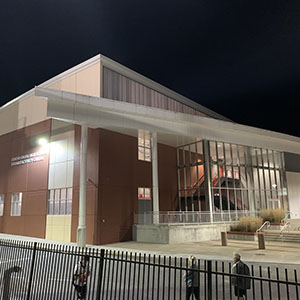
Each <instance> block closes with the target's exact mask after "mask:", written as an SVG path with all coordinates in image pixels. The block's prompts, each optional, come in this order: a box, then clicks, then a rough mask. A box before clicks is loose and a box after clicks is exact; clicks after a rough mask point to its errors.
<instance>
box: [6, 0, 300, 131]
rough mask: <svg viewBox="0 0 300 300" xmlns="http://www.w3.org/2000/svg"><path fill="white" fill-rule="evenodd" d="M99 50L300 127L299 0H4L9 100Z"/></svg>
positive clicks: (265, 122) (242, 112) (251, 116)
mask: <svg viewBox="0 0 300 300" xmlns="http://www.w3.org/2000/svg"><path fill="white" fill-rule="evenodd" d="M98 53H101V54H104V55H106V56H108V57H109V58H111V59H113V60H116V61H118V62H120V63H121V64H123V65H125V66H127V67H129V68H131V69H133V70H135V71H137V72H139V73H141V74H143V75H145V76H147V77H149V78H151V79H153V80H155V81H157V82H159V83H161V84H163V85H165V86H167V87H169V88H171V89H173V90H175V91H177V92H179V93H181V94H182V95H184V96H187V97H189V98H191V99H193V100H195V101H197V102H199V103H200V104H202V105H204V106H206V107H208V108H210V109H212V110H214V111H216V112H218V113H220V114H222V115H225V116H227V117H228V118H230V119H232V120H234V121H236V122H238V123H242V124H247V125H252V126H256V127H260V128H266V129H270V130H274V131H278V132H283V133H288V134H292V135H296V136H299V137H300V126H299V124H298V122H299V120H300V118H299V114H300V109H299V108H300V105H299V104H298V103H299V98H300V84H299V81H300V1H299V0H283V1H278V0H272V1H271V0H270V1H264V0H260V1H253V0H251V1H250V0H248V1H247V0H246V1H237V0H234V1H233V0H206V1H204V0H181V1H179V0H172V1H170V0H151V1H145V0H144V1H143V0H134V1H130V0H118V1H114V0H97V1H96V0H80V1H79V0H51V1H49V0H43V1H41V0H35V1H33V0H28V1H24V0H19V1H16V0H10V1H9V0H4V1H2V2H1V9H0V103H1V105H2V104H4V103H6V102H8V101H9V100H11V99H12V98H14V97H16V96H18V95H20V94H21V93H23V92H25V91H27V90H29V89H30V88H32V87H34V86H35V85H38V84H40V83H41V82H43V81H45V80H47V79H50V78H51V77H53V76H55V75H57V74H58V73H61V72H62V71H65V70H66V69H68V68H70V67H72V66H74V65H76V64H78V63H80V62H82V61H84V60H86V59H88V58H90V57H92V56H94V55H96V54H98Z"/></svg>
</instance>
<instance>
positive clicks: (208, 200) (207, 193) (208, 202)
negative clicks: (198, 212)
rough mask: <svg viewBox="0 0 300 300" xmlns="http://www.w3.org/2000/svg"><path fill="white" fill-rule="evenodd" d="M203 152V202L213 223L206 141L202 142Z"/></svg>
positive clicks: (208, 155) (208, 154) (208, 157)
mask: <svg viewBox="0 0 300 300" xmlns="http://www.w3.org/2000/svg"><path fill="white" fill-rule="evenodd" d="M203 146H204V147H203V148H204V149H203V150H204V172H205V202H206V210H207V209H208V208H209V212H210V214H209V215H210V222H211V223H213V221H214V219H213V203H212V194H211V172H210V153H209V152H210V151H209V144H208V141H206V140H204V141H203Z"/></svg>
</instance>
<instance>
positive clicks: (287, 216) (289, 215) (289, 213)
mask: <svg viewBox="0 0 300 300" xmlns="http://www.w3.org/2000/svg"><path fill="white" fill-rule="evenodd" d="M291 216H292V213H291V212H287V213H286V216H285V217H284V218H283V219H282V220H281V221H280V223H281V224H283V225H284V224H285V222H286V221H287V220H288V219H290V218H291Z"/></svg>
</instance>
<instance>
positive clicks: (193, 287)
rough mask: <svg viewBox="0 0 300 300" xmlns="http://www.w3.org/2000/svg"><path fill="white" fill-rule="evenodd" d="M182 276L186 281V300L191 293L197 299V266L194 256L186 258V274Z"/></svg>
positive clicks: (198, 291) (198, 294)
mask: <svg viewBox="0 0 300 300" xmlns="http://www.w3.org/2000/svg"><path fill="white" fill-rule="evenodd" d="M184 278H185V283H186V300H189V299H190V297H191V295H192V294H194V295H195V298H196V299H197V300H199V299H200V290H199V267H198V265H197V260H196V257H195V256H190V257H189V258H188V270H187V272H186V274H184Z"/></svg>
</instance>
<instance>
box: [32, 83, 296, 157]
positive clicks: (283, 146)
mask: <svg viewBox="0 0 300 300" xmlns="http://www.w3.org/2000/svg"><path fill="white" fill-rule="evenodd" d="M35 95H36V96H40V97H46V98H48V112H47V113H48V117H51V118H57V119H62V120H66V121H69V122H73V123H77V124H82V123H85V124H87V125H89V126H90V127H93V128H105V129H109V130H113V131H117V132H124V133H126V132H127V133H128V134H130V132H131V133H133V132H135V131H136V130H137V129H144V130H150V131H152V132H158V133H159V135H160V134H162V135H166V136H168V138H169V139H170V136H173V137H174V138H173V140H172V145H175V144H176V146H177V145H180V144H182V143H181V142H179V140H180V141H181V140H182V139H181V138H182V137H184V138H187V139H184V140H193V139H209V140H216V141H223V142H231V143H236V144H241V145H248V146H254V147H262V148H269V149H274V150H278V151H287V152H292V153H299V154H300V138H297V137H293V136H289V135H286V134H281V133H276V132H272V131H269V130H263V129H259V128H254V127H250V126H244V125H240V124H236V123H232V122H227V121H222V120H216V119H211V118H206V117H200V116H193V115H188V114H183V113H177V112H172V111H166V110H162V109H158V108H153V107H147V106H143V105H137V104H132V103H127V102H121V101H115V100H110V99H104V98H97V97H89V96H86V95H79V94H74V93H69V92H63V91H57V90H52V89H46V88H39V87H37V88H36V89H35ZM133 135H135V134H133ZM170 143H171V142H170Z"/></svg>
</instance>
